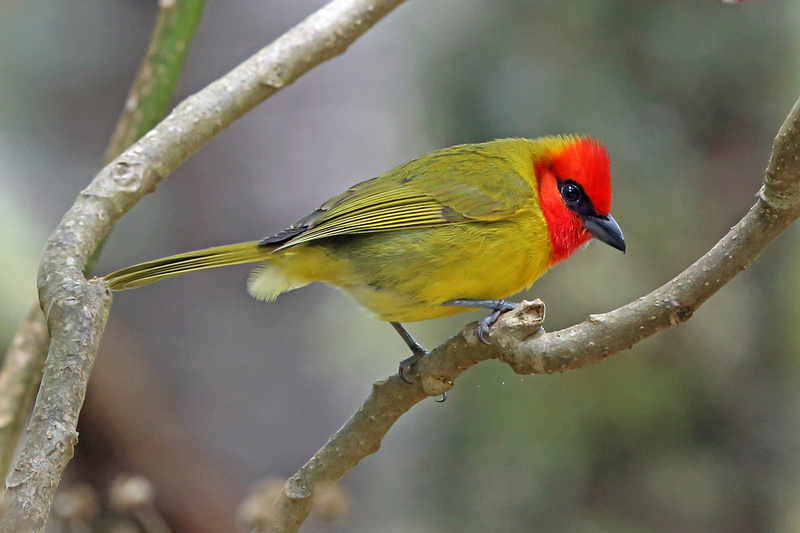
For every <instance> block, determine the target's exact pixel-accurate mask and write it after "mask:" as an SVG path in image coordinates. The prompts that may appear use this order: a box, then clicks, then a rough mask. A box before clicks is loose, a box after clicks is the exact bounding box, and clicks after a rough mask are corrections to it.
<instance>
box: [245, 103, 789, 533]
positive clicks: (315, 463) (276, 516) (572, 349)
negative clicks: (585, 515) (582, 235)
mask: <svg viewBox="0 0 800 533" xmlns="http://www.w3.org/2000/svg"><path fill="white" fill-rule="evenodd" d="M798 216H800V100H798V102H797V103H796V104H795V106H794V108H793V109H792V111H791V113H790V114H789V116H788V118H787V119H786V121H785V122H784V124H783V126H782V127H781V129H780V132H779V133H778V136H777V138H776V139H775V143H774V146H773V152H772V156H771V158H770V163H769V166H768V168H767V172H766V176H765V179H764V186H763V187H762V188H761V191H760V192H759V199H758V201H757V202H756V204H755V205H754V206H753V207H752V208H751V209H750V211H749V212H748V213H747V215H746V216H745V217H744V218H743V219H742V220H741V221H740V222H739V223H738V224H737V225H736V226H734V227H733V228H732V229H731V230H730V232H728V234H727V235H725V237H723V238H722V240H720V241H719V242H718V243H717V244H716V245H715V246H714V247H713V248H712V249H711V250H710V251H709V252H708V253H706V254H705V255H704V256H703V257H701V258H700V259H698V260H697V261H696V262H695V263H694V264H693V265H691V266H690V267H689V268H687V269H686V270H684V271H683V272H682V273H681V274H679V275H678V276H677V277H676V278H675V279H673V280H672V281H670V282H669V283H667V284H665V285H663V286H662V287H660V288H658V289H656V290H655V291H653V292H651V293H650V294H648V295H647V296H644V297H642V298H639V299H638V300H636V301H635V302H632V303H630V304H628V305H625V306H623V307H620V308H619V309H616V310H614V311H611V312H608V313H604V314H601V315H591V316H590V317H589V319H588V320H586V321H585V322H582V323H581V324H578V325H575V326H572V327H570V328H567V329H564V330H561V331H556V332H553V333H544V332H542V331H541V330H540V329H539V327H540V325H541V320H542V319H543V318H544V307H543V305H542V304H541V302H538V301H537V302H523V303H522V304H520V306H519V307H518V308H517V309H516V310H515V311H513V312H510V313H506V314H505V315H502V316H501V317H500V318H499V319H498V321H497V323H496V324H495V325H494V326H493V327H492V332H491V335H490V339H491V345H489V346H487V345H484V344H483V343H481V342H480V341H478V339H477V335H476V327H475V326H476V325H475V324H474V323H473V324H470V325H468V326H467V327H466V328H465V329H464V330H463V331H462V332H461V333H459V334H458V335H456V336H455V337H453V338H451V339H450V340H448V341H447V342H445V343H444V344H442V345H441V346H439V347H438V348H436V350H434V351H433V352H431V354H430V355H429V356H426V357H425V358H423V359H422V360H421V361H420V362H419V363H418V364H417V365H416V366H415V367H414V370H415V371H416V372H417V374H416V375H415V376H414V382H415V383H414V385H412V386H409V385H407V384H405V383H402V382H401V381H400V379H399V378H398V377H397V376H394V377H391V378H388V379H386V380H383V381H379V382H376V383H375V384H374V385H373V390H372V394H370V396H369V397H368V398H367V400H366V401H365V402H364V404H363V405H362V407H361V408H360V409H359V410H358V411H357V412H356V414H354V415H353V416H352V417H351V418H350V420H348V421H347V423H346V424H345V425H344V426H343V427H342V428H341V429H340V430H339V431H338V432H336V434H335V435H334V436H333V437H331V439H330V440H329V441H328V443H327V444H325V446H323V447H322V448H321V449H320V450H319V451H318V452H317V453H316V454H315V455H314V457H313V458H312V459H311V460H310V461H309V462H308V463H306V464H305V465H304V466H303V467H302V468H301V469H300V470H299V471H298V472H297V473H296V474H295V475H294V476H292V477H291V478H289V480H288V481H287V482H286V484H285V486H284V488H283V491H282V492H281V494H280V496H279V497H278V500H277V501H276V502H275V504H274V507H273V512H272V513H269V516H270V517H271V519H272V522H271V523H269V524H254V527H255V530H257V531H276V532H281V533H284V532H294V531H297V529H298V528H299V527H300V525H301V524H302V523H303V521H304V520H305V519H306V517H307V516H308V514H309V513H310V511H311V507H312V504H313V496H314V488H315V486H317V485H319V484H330V483H335V482H337V481H338V480H339V479H340V478H341V477H342V476H343V475H344V474H345V473H346V472H347V471H348V470H350V469H351V468H352V467H354V466H355V465H356V464H357V463H358V462H359V461H360V460H361V459H363V458H364V457H366V456H367V455H369V454H372V453H375V452H376V451H377V450H378V448H379V447H380V443H381V441H382V439H383V437H384V435H385V434H386V432H387V431H388V430H389V428H390V427H391V426H392V425H393V424H394V423H395V422H396V421H397V419H399V418H400V416H402V415H403V414H404V413H405V412H406V411H408V410H409V409H410V408H411V407H412V406H413V405H414V404H416V403H417V402H419V401H421V400H422V399H424V398H425V397H426V396H438V395H439V394H442V393H443V392H445V391H446V390H448V389H449V388H450V387H451V386H452V384H453V382H454V381H455V379H456V378H457V377H458V376H459V375H461V373H462V372H464V371H465V370H467V369H468V368H470V367H471V366H473V365H475V364H477V363H480V362H482V361H485V360H488V359H499V360H501V361H503V362H505V363H507V364H508V365H510V366H511V368H513V369H514V371H515V372H517V373H520V374H542V373H552V372H563V371H565V370H573V369H576V368H581V367H583V366H587V365H590V364H593V363H597V362H600V361H603V360H605V359H606V358H607V357H608V356H610V355H613V354H615V353H617V352H620V351H622V350H625V349H627V348H630V347H631V346H633V345H634V344H636V343H638V342H639V341H641V340H643V339H645V338H647V337H649V336H651V335H653V334H655V333H657V332H658V331H661V330H662V329H666V328H669V327H673V326H677V325H679V324H681V323H683V322H685V321H686V320H688V319H689V318H690V317H691V316H692V314H693V313H694V311H695V310H696V309H697V308H698V307H700V305H701V304H702V303H703V302H705V301H706V300H707V299H708V298H710V297H711V296H712V295H713V294H714V293H715V292H717V291H718V290H719V289H720V288H722V286H723V285H725V284H726V283H727V282H728V281H730V280H731V279H733V277H734V276H736V274H738V273H739V272H741V271H742V270H744V269H745V268H747V266H748V265H749V264H750V262H751V261H753V259H755V258H756V257H758V255H759V254H760V253H761V252H762V251H763V250H764V249H765V248H766V247H767V246H768V245H769V244H770V243H771V242H772V241H774V240H775V239H776V238H777V237H778V235H780V234H781V232H783V230H784V229H786V227H787V226H789V224H791V223H792V222H794V221H795V220H796V219H797V218H798Z"/></svg>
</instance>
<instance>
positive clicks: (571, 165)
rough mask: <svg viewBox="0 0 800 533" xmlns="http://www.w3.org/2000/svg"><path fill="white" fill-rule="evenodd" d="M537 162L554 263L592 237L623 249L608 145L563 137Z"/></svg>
mask: <svg viewBox="0 0 800 533" xmlns="http://www.w3.org/2000/svg"><path fill="white" fill-rule="evenodd" d="M559 140H560V142H558V143H555V144H554V146H553V147H552V148H550V149H549V150H548V152H547V153H546V154H545V156H544V157H542V158H540V159H538V160H537V161H535V162H534V170H535V171H536V177H537V179H538V182H539V191H538V192H539V201H540V204H541V206H542V212H543V213H544V217H545V220H546V221H547V226H548V229H549V230H550V241H551V244H552V247H553V251H552V253H551V255H550V265H553V264H555V263H557V262H559V261H561V260H563V259H566V258H567V257H569V256H570V254H572V252H574V251H575V250H577V249H578V248H579V247H580V246H581V245H583V244H585V243H586V242H587V241H588V240H589V239H591V238H592V237H596V238H598V239H599V240H601V241H603V242H605V243H607V244H609V245H611V246H613V247H614V248H617V249H619V250H622V251H623V252H624V251H625V241H624V239H623V237H622V232H621V231H620V229H619V226H618V225H617V223H616V222H615V221H614V219H613V218H612V217H611V215H610V213H609V211H610V209H611V173H610V170H609V160H608V153H607V152H606V149H605V147H604V146H603V145H602V144H601V143H599V142H598V141H595V140H593V139H591V138H589V137H567V138H563V139H559Z"/></svg>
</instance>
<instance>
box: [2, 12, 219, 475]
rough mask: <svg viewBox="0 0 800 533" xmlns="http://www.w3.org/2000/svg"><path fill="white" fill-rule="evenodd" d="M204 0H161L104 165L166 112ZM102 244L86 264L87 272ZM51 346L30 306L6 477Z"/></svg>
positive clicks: (11, 357) (7, 405)
mask: <svg viewBox="0 0 800 533" xmlns="http://www.w3.org/2000/svg"><path fill="white" fill-rule="evenodd" d="M204 6H205V0H162V1H161V2H160V3H159V11H158V18H157V20H156V25H155V27H154V29H153V36H152V38H151V41H150V46H149V47H148V50H147V53H146V54H145V57H144V59H143V62H142V65H141V66H140V67H139V71H138V72H137V75H136V77H135V78H134V82H133V86H132V87H131V90H130V93H129V95H128V99H127V101H126V104H125V110H124V111H123V113H122V116H121V117H120V118H119V121H118V122H117V125H116V127H115V130H114V135H113V136H112V139H111V141H110V142H109V146H108V148H107V149H106V153H105V156H104V163H105V164H107V163H109V162H111V161H112V160H113V159H114V158H116V157H117V156H118V155H119V154H120V153H122V151H123V150H125V149H126V148H128V147H129V146H130V145H131V144H133V143H134V142H135V141H136V140H137V139H139V138H140V137H141V136H142V135H144V134H145V133H147V131H148V130H149V129H150V128H152V127H153V126H154V125H155V124H156V123H157V122H158V121H159V120H160V119H161V118H163V117H164V115H166V114H167V112H168V111H169V103H170V100H171V99H172V96H173V93H174V91H175V87H177V84H178V79H179V78H180V73H181V70H182V68H183V63H184V61H185V59H186V54H187V52H188V50H189V45H190V44H191V41H192V38H193V37H194V33H195V31H196V29H197V25H198V24H199V22H200V17H201V15H202V11H203V7H204ZM101 248H102V243H101V245H99V246H98V248H97V249H96V250H95V252H94V254H93V255H92V257H91V258H90V259H89V260H88V261H87V264H86V268H85V270H86V271H90V270H91V267H92V265H93V264H94V261H95V260H96V259H97V257H99V255H100V249H101ZM49 346H50V337H49V335H48V334H47V324H46V323H45V318H44V314H43V313H42V310H41V307H40V304H39V302H38V301H36V302H33V303H32V304H31V307H30V310H29V311H28V314H27V316H26V317H25V320H24V321H23V323H22V325H21V326H20V327H19V329H18V330H17V334H16V335H15V337H14V341H13V343H12V344H11V347H10V348H9V350H8V352H7V353H6V357H5V359H4V360H3V366H2V369H0V474H2V476H3V477H5V476H6V474H8V467H9V465H10V464H11V458H12V457H13V455H14V450H15V449H16V446H17V443H18V441H19V435H20V432H21V431H22V427H23V425H24V424H23V422H24V420H25V419H26V418H27V417H28V414H29V412H30V406H31V405H32V404H33V398H34V395H35V394H36V390H37V388H38V387H39V381H40V378H41V375H42V369H43V367H44V361H45V358H46V356H47V350H48V349H49Z"/></svg>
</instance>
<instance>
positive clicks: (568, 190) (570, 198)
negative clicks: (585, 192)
mask: <svg viewBox="0 0 800 533" xmlns="http://www.w3.org/2000/svg"><path fill="white" fill-rule="evenodd" d="M561 197H562V198H564V201H565V202H567V203H568V204H574V203H577V202H578V201H580V199H581V190H580V188H579V187H578V186H577V185H573V184H571V183H567V184H566V185H564V186H563V187H561Z"/></svg>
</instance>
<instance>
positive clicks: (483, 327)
mask: <svg viewBox="0 0 800 533" xmlns="http://www.w3.org/2000/svg"><path fill="white" fill-rule="evenodd" d="M442 305H453V306H458V307H479V308H481V307H482V308H484V309H491V310H492V312H491V313H490V314H489V316H487V317H486V318H484V319H483V320H481V321H480V322H478V340H480V341H481V342H482V343H483V344H489V341H487V340H486V335H488V334H489V328H491V327H492V325H493V324H494V323H495V322H497V319H498V318H499V317H500V315H502V314H503V313H507V312H509V311H511V310H513V309H515V308H516V307H517V304H516V303H514V302H507V301H505V300H470V299H468V298H463V299H459V300H450V301H448V302H445V303H443V304H442Z"/></svg>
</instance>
